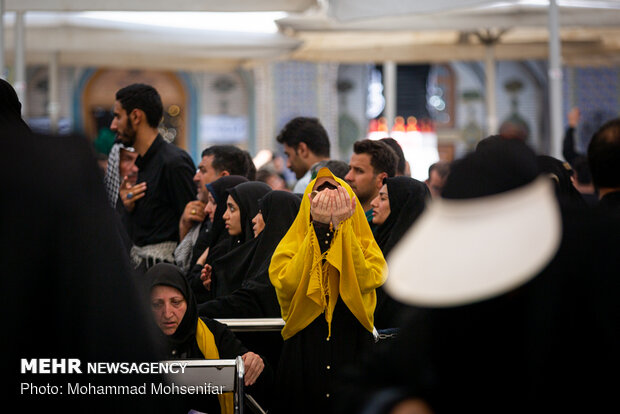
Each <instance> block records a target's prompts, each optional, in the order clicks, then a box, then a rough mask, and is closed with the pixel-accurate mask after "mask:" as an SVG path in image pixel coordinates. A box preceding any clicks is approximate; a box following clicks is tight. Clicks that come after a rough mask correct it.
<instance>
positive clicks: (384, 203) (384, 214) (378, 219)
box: [370, 184, 391, 226]
mask: <svg viewBox="0 0 620 414" xmlns="http://www.w3.org/2000/svg"><path fill="white" fill-rule="evenodd" d="M370 206H371V207H372V222H373V223H374V224H376V225H379V226H380V225H382V224H383V223H385V220H387V218H388V217H389V216H390V212H391V210H390V198H389V197H388V189H387V185H386V184H384V185H383V187H381V190H379V195H378V196H376V197H375V198H373V200H372V202H371V203H370Z"/></svg>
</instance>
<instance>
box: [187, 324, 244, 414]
mask: <svg viewBox="0 0 620 414" xmlns="http://www.w3.org/2000/svg"><path fill="white" fill-rule="evenodd" d="M196 342H198V348H199V349H200V352H202V355H204V357H205V359H220V354H219V352H218V351H217V346H215V338H214V337H213V334H212V333H211V331H210V330H209V328H208V327H207V325H206V324H205V323H204V322H203V321H202V320H201V319H200V318H198V326H197V327H196ZM217 399H218V400H219V402H220V409H221V413H222V414H234V412H235V405H234V399H233V394H232V393H231V392H226V393H223V394H218V396H217Z"/></svg>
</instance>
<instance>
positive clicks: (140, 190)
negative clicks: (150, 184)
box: [119, 176, 146, 212]
mask: <svg viewBox="0 0 620 414" xmlns="http://www.w3.org/2000/svg"><path fill="white" fill-rule="evenodd" d="M119 195H120V197H121V200H122V201H123V205H124V206H125V209H126V210H127V211H129V212H132V211H133V209H134V208H135V207H136V201H137V200H139V199H141V198H142V197H144V196H145V195H146V182H141V183H138V184H136V185H134V186H132V185H131V183H130V182H129V179H128V178H127V176H125V177H123V182H122V183H121V187H120V189H119Z"/></svg>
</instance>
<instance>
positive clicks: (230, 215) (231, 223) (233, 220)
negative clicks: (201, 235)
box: [222, 196, 241, 236]
mask: <svg viewBox="0 0 620 414" xmlns="http://www.w3.org/2000/svg"><path fill="white" fill-rule="evenodd" d="M226 205H227V208H226V212H225V213H224V216H223V217H222V218H223V219H224V222H225V223H226V229H227V230H228V234H230V235H231V236H238V235H239V234H241V211H240V210H239V206H238V205H237V203H236V202H235V199H234V198H232V196H228V199H227V200H226Z"/></svg>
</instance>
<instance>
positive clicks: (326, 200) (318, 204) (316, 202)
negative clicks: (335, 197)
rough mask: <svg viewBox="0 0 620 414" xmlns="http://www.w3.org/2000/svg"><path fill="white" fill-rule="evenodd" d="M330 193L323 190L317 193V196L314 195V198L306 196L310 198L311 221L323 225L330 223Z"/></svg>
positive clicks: (310, 195)
mask: <svg viewBox="0 0 620 414" xmlns="http://www.w3.org/2000/svg"><path fill="white" fill-rule="evenodd" d="M331 191H332V190H323V191H319V192H318V194H316V195H315V196H313V195H312V194H309V195H308V197H310V214H311V215H312V220H313V221H317V222H319V223H325V224H329V222H330V221H331V219H332V210H331V203H332V200H331V197H330V194H329V193H330V192H331ZM313 193H314V192H313Z"/></svg>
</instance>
